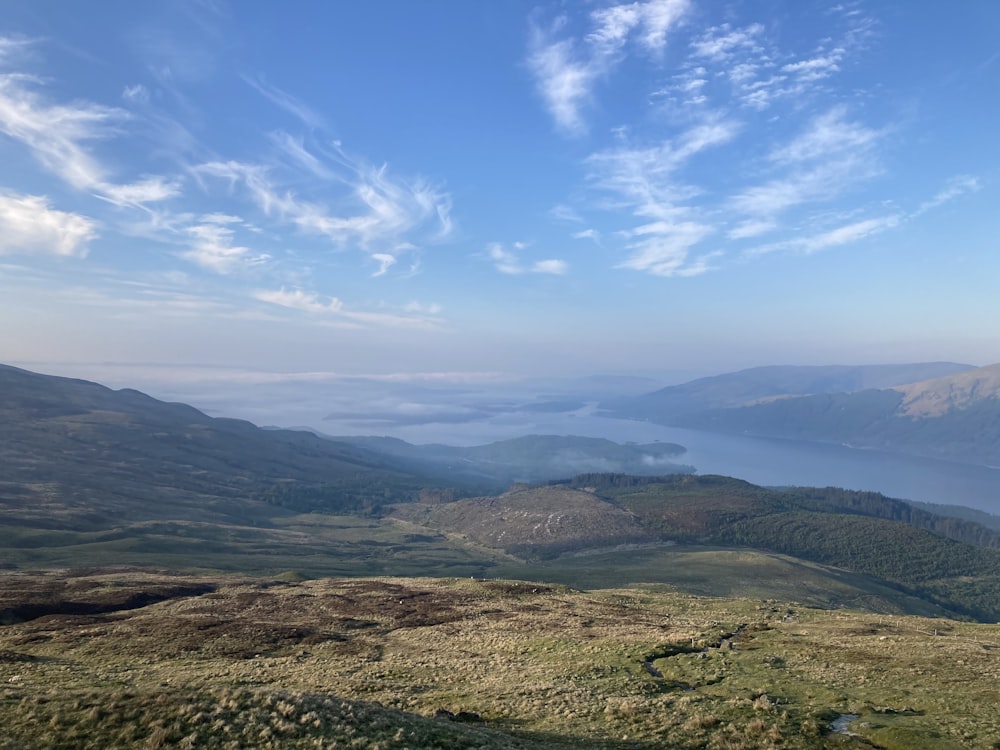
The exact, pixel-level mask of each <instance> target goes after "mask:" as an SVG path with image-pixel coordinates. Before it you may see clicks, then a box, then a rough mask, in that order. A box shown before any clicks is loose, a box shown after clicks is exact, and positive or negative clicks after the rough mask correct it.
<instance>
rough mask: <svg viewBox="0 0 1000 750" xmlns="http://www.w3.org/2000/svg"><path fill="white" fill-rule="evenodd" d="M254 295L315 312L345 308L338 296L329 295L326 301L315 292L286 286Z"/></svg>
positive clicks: (304, 310) (325, 312)
mask: <svg viewBox="0 0 1000 750" xmlns="http://www.w3.org/2000/svg"><path fill="white" fill-rule="evenodd" d="M254 297H255V298H257V299H259V300H261V301H262V302H270V303H271V304H272V305H281V306H282V307H289V308H291V309H293V310H301V311H303V312H308V313H314V314H321V315H323V314H327V313H339V312H340V311H341V310H343V309H344V303H343V302H341V301H340V300H339V299H337V298H336V297H329V298H328V299H327V301H326V302H323V301H321V300H320V298H319V295H317V294H316V293H315V292H304V291H302V290H301V289H292V290H287V289H285V288H284V287H282V288H281V289H279V290H277V291H259V292H256V293H255V294H254Z"/></svg>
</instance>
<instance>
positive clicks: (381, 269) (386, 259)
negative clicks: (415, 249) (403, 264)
mask: <svg viewBox="0 0 1000 750" xmlns="http://www.w3.org/2000/svg"><path fill="white" fill-rule="evenodd" d="M372 258H373V259H375V260H377V261H378V270H377V271H376V272H375V273H373V274H372V276H385V274H386V272H387V271H388V270H389V267H390V266H393V265H395V264H396V256H394V255H389V254H388V253H372Z"/></svg>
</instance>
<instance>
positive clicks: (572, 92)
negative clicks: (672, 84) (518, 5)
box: [527, 0, 690, 134]
mask: <svg viewBox="0 0 1000 750" xmlns="http://www.w3.org/2000/svg"><path fill="white" fill-rule="evenodd" d="M689 7H690V2H689V0H650V1H649V2H633V3H623V4H617V5H611V6H608V7H605V8H598V9H596V10H594V11H592V12H591V14H590V18H589V21H590V24H589V25H590V31H589V32H588V33H587V34H585V35H584V36H583V37H582V38H577V37H572V36H571V37H569V38H566V39H554V38H553V37H554V36H555V35H556V33H557V32H558V31H560V30H561V29H562V28H563V27H564V26H565V25H566V21H567V19H565V18H560V19H558V20H557V21H556V23H555V24H553V26H552V28H550V29H549V30H543V29H541V28H539V27H538V26H537V25H535V26H533V27H532V33H531V40H530V44H529V48H530V52H529V55H528V60H527V63H528V68H529V69H530V70H531V72H532V74H533V75H534V77H535V79H536V85H537V87H538V92H539V94H541V97H542V99H543V100H544V102H545V104H546V107H547V108H548V110H549V113H550V114H551V115H552V118H553V119H554V120H555V122H556V125H557V126H558V127H559V129H561V130H562V131H564V132H566V133H570V134H579V133H582V132H584V131H585V130H586V123H585V122H584V119H583V114H582V109H583V108H584V106H585V105H586V104H587V103H588V101H590V99H591V97H592V93H593V89H594V86H595V84H596V82H597V81H599V80H600V79H602V78H606V77H608V76H609V75H610V74H611V73H612V71H613V70H614V68H616V67H617V66H618V64H619V63H620V62H621V58H622V57H623V55H624V51H625V50H626V49H627V47H628V45H629V43H630V42H633V41H634V44H635V45H636V46H638V48H639V49H640V50H642V51H643V52H645V53H646V54H653V55H659V54H660V53H661V52H662V51H663V49H664V47H665V45H666V41H667V34H668V32H669V31H670V29H671V28H672V27H674V26H676V25H677V23H678V22H679V21H680V19H681V18H682V17H683V16H684V15H685V14H686V13H687V11H688V8H689Z"/></svg>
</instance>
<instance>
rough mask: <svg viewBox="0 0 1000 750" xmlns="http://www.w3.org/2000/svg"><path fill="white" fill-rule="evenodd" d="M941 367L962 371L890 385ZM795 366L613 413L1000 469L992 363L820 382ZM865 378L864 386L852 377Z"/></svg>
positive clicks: (739, 376) (999, 403) (723, 379)
mask: <svg viewBox="0 0 1000 750" xmlns="http://www.w3.org/2000/svg"><path fill="white" fill-rule="evenodd" d="M911 367H912V368H913V369H908V368H911ZM948 368H961V369H959V370H958V371H957V372H954V373H952V374H950V375H944V376H941V377H933V378H930V379H927V380H923V381H920V382H911V383H905V382H893V381H894V380H895V379H896V378H897V377H903V376H904V375H907V374H913V373H914V372H918V371H922V372H925V373H927V372H931V371H933V370H935V369H945V370H946V369H948ZM779 369H780V368H779ZM795 369H796V371H797V372H796V373H793V374H794V376H795V377H793V378H791V379H789V377H787V373H785V374H779V373H775V372H771V371H770V368H762V370H763V371H762V370H761V369H758V370H756V371H746V372H744V373H734V374H733V375H732V376H720V380H718V381H716V382H715V383H714V385H713V384H712V383H707V382H703V381H694V382H692V383H689V384H687V385H686V386H676V387H674V389H673V390H671V389H665V390H662V391H656V392H654V393H652V394H648V395H647V396H644V397H641V398H639V399H635V400H632V401H629V402H625V403H623V404H620V405H618V406H617V407H616V409H617V412H616V413H617V414H618V415H620V416H629V417H632V418H639V417H641V418H645V419H649V420H650V421H653V422H659V423H663V424H669V425H673V426H678V427H688V428H693V429H703V430H716V431H720V432H734V433H739V434H747V435H758V436H763V437H778V438H787V439H795V440H811V441H817V442H827V443H837V444H846V445H850V446H852V447H855V448H869V449H878V450H884V451H889V452H898V453H908V454H914V455H920V456H927V457H933V458H942V459H946V460H951V461H960V462H966V463H974V464H984V465H990V466H996V465H1000V365H992V366H989V367H981V368H972V369H970V368H966V367H965V366H962V365H951V364H932V365H914V366H900V367H898V368H890V369H879V368H875V369H873V370H870V369H869V368H853V369H855V370H857V369H860V370H862V371H864V372H861V373H859V372H855V373H854V375H852V376H850V377H849V378H848V377H847V375H846V374H845V373H843V372H841V374H840V375H839V376H838V377H836V378H833V379H829V378H826V377H825V376H824V377H819V375H820V373H819V372H815V371H813V368H805V370H807V372H799V370H801V369H802V368H795ZM827 369H830V368H820V370H827ZM848 369H852V368H848ZM865 373H867V379H865V378H862V377H860V376H861V375H862V374H865ZM709 380H712V379H709ZM848 380H851V381H852V383H848V382H847V381H848ZM719 383H726V384H727V385H726V387H725V388H722V386H720V385H719ZM878 383H881V384H882V385H877V384H878ZM848 385H853V386H860V387H850V388H848V387H846V386H848ZM716 386H718V388H716ZM834 388H841V389H842V390H839V391H838V390H831V389H834ZM713 389H714V390H713ZM720 389H721V390H720Z"/></svg>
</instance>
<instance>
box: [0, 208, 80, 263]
mask: <svg viewBox="0 0 1000 750" xmlns="http://www.w3.org/2000/svg"><path fill="white" fill-rule="evenodd" d="M96 236H97V224H96V222H94V221H93V220H92V219H89V218H88V217H86V216H81V215H80V214H75V213H68V212H65V211H57V210H56V209H54V208H51V207H50V206H49V203H48V200H47V199H46V198H44V197H43V196H39V195H19V194H16V193H0V255H31V254H41V255H62V256H73V255H76V256H84V255H86V254H87V244H88V243H89V242H90V241H91V240H93V239H94V238H95V237H96Z"/></svg>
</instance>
